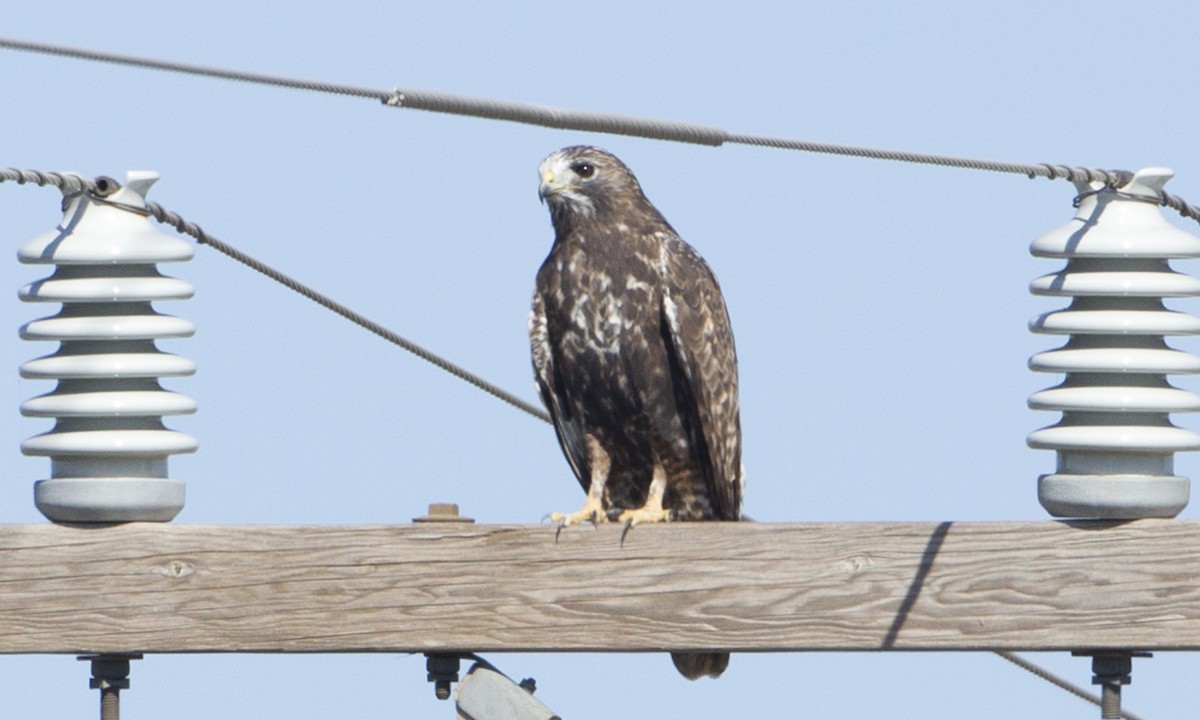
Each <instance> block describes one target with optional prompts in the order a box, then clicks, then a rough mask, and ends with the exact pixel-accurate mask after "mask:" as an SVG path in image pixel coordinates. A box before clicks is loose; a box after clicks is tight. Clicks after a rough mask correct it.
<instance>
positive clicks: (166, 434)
mask: <svg viewBox="0 0 1200 720" xmlns="http://www.w3.org/2000/svg"><path fill="white" fill-rule="evenodd" d="M157 179H158V174H157V173H153V172H130V173H129V174H128V175H127V177H126V181H125V185H124V186H123V187H122V188H120V189H119V190H118V191H117V192H115V193H113V194H112V195H111V196H109V197H107V198H104V200H102V201H101V200H97V199H95V198H91V197H89V196H87V195H84V194H80V195H74V196H69V197H68V202H67V205H66V209H65V211H64V213H63V220H62V223H61V224H60V225H59V226H58V227H57V228H56V229H55V230H54V231H53V232H49V233H46V234H45V235H42V236H40V237H37V238H35V239H34V240H32V241H31V242H29V243H28V244H26V245H25V246H24V247H22V248H21V250H20V251H19V253H18V254H17V257H18V258H19V259H20V261H21V262H23V263H33V264H45V265H55V266H56V269H55V271H54V274H53V275H51V276H50V277H47V278H44V279H42V280H38V281H37V282H33V283H30V284H28V285H26V286H25V287H23V288H21V290H20V293H19V295H20V298H21V299H22V300H24V301H26V302H53V303H62V308H61V310H60V311H59V312H58V314H57V315H54V316H51V317H46V318H42V319H40V320H33V321H31V322H29V323H26V324H25V325H24V326H22V327H21V331H20V332H21V337H22V338H24V339H26V340H53V341H57V342H58V343H59V347H58V350H57V352H55V353H53V354H52V355H47V356H45V357H41V358H37V359H36V360H30V361H29V362H27V363H25V364H24V365H22V366H21V377H24V378H31V379H45V380H57V381H58V385H57V386H56V387H55V389H54V390H53V391H51V392H49V393H47V394H45V395H42V396H40V397H36V398H33V399H32V400H28V401H26V402H25V403H24V404H22V405H21V414H23V415H26V416H29V417H44V418H54V419H56V423H55V425H54V427H53V429H51V430H50V431H48V432H45V433H43V434H41V435H37V436H35V437H32V438H29V439H28V440H26V441H25V442H24V443H22V444H21V451H22V452H24V453H25V454H26V455H39V456H48V457H49V458H50V478H49V479H47V480H40V481H38V482H37V483H35V485H34V501H35V503H36V504H37V507H38V509H39V510H41V511H42V513H43V514H44V515H46V517H48V518H50V519H51V520H55V521H58V522H125V521H135V520H151V521H154V520H157V521H164V520H170V519H171V518H173V517H175V515H176V514H178V513H179V511H180V510H182V509H183V504H184V484H183V482H181V481H179V480H174V479H171V478H169V477H168V476H167V458H168V457H169V456H170V455H174V454H177V453H188V452H194V451H195V450H196V440H195V439H194V438H192V437H191V436H189V435H186V434H184V433H181V432H176V431H174V430H168V429H167V428H165V427H164V426H163V423H162V418H163V416H164V415H180V414H186V413H192V412H195V410H196V404H195V402H193V401H192V399H191V398H189V397H187V396H184V395H180V394H179V393H175V392H170V391H167V390H164V389H163V388H162V386H161V385H160V384H159V378H163V377H178V376H186V375H191V374H192V373H194V372H195V365H194V364H193V363H192V361H191V360H188V359H186V358H183V357H180V356H178V355H172V354H170V353H164V352H162V351H160V350H159V349H158V348H157V347H156V345H155V341H156V340H159V339H166V338H185V337H189V336H191V335H192V334H193V333H194V332H195V328H194V327H193V325H192V323H191V322H189V321H187V320H184V319H182V318H177V317H172V316H170V315H163V314H160V313H159V312H157V311H156V310H155V309H154V308H153V307H152V305H151V303H152V302H153V301H157V300H183V299H187V298H190V297H191V296H192V293H193V289H192V286H191V285H190V284H188V283H187V282H184V281H183V280H178V279H176V278H171V277H166V276H163V275H161V274H160V273H159V272H158V269H157V267H156V264H157V263H160V262H181V261H186V260H190V259H191V258H192V255H193V254H194V252H195V251H194V249H193V247H192V245H191V243H188V242H187V241H185V240H183V239H181V238H179V237H177V236H175V235H171V234H168V233H165V232H162V231H161V230H159V229H158V228H157V227H156V226H155V225H154V223H153V222H151V221H150V219H149V218H147V217H146V216H144V215H141V214H138V213H137V212H136V211H132V210H130V209H127V208H130V207H132V208H145V207H146V191H147V190H149V188H150V186H151V185H153V184H154V182H155V181H156V180H157ZM121 206H124V207H121Z"/></svg>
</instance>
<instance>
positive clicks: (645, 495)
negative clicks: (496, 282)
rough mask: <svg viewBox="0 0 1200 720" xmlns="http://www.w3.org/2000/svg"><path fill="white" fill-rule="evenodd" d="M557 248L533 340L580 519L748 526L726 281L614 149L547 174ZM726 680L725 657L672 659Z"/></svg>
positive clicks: (539, 292)
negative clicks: (720, 281)
mask: <svg viewBox="0 0 1200 720" xmlns="http://www.w3.org/2000/svg"><path fill="white" fill-rule="evenodd" d="M539 172H540V174H541V187H540V189H539V195H540V196H541V198H542V200H543V201H545V202H546V203H547V204H548V205H549V207H550V217H551V220H552V222H553V224H554V231H555V238H554V247H553V248H552V249H551V250H550V255H549V256H548V257H547V258H546V261H545V262H544V263H543V264H542V267H541V269H540V270H539V271H538V275H537V287H536V290H535V292H534V295H533V312H532V314H531V316H530V321H529V335H530V341H531V345H532V348H533V368H534V373H535V375H536V377H537V385H538V391H539V393H540V395H541V398H542V402H543V403H545V405H546V409H547V410H548V411H549V412H550V416H551V417H552V418H553V420H554V429H555V431H556V432H557V435H558V442H559V445H560V446H561V447H562V450H563V453H564V454H565V455H566V456H567V462H569V463H570V464H571V469H572V470H574V471H575V476H576V477H577V478H578V479H579V483H580V484H581V485H583V488H584V490H586V491H587V502H585V503H584V506H583V508H582V509H581V510H579V512H576V513H571V514H563V513H553V514H552V515H551V518H552V519H553V520H554V521H555V522H557V523H559V526H560V529H561V527H563V526H567V525H575V524H579V523H583V522H591V523H596V524H599V523H603V522H607V521H609V520H614V521H617V522H623V523H625V524H626V529H628V528H629V527H631V526H633V525H637V524H639V523H650V522H668V521H671V520H738V519H740V517H741V505H742V488H743V477H742V462H741V455H742V436H741V424H740V420H739V415H738V385H737V357H736V354H735V352H734V346H733V334H732V331H731V330H730V327H729V316H728V314H727V313H726V310H725V301H724V299H723V298H722V297H721V289H720V287H719V286H718V285H717V280H716V278H715V277H714V276H713V274H712V271H711V270H709V268H708V265H707V264H706V263H705V262H704V260H703V258H701V257H700V255H699V254H698V253H697V252H696V251H695V250H693V249H692V247H691V246H690V245H688V244H687V243H685V242H684V241H683V240H681V239H680V238H679V236H678V235H677V234H676V233H675V230H673V229H672V228H671V226H670V225H669V224H668V223H667V221H666V219H664V218H663V216H662V215H661V214H660V213H659V212H658V210H656V209H655V207H654V206H653V205H651V204H650V201H649V200H647V199H646V196H645V195H644V194H642V188H641V186H640V185H639V184H638V181H637V178H635V177H634V176H633V173H632V172H630V171H629V168H627V167H625V164H624V163H622V162H621V161H620V160H618V159H617V158H616V157H614V156H613V155H611V154H609V153H607V152H605V151H603V150H600V149H598V148H594V147H585V146H577V147H569V148H565V149H563V150H559V151H558V152H556V153H554V154H552V155H550V156H549V157H548V158H546V159H545V160H544V161H543V162H542V165H541V168H540V169H539ZM671 657H672V659H673V660H674V661H675V666H676V667H677V668H678V669H679V671H680V672H681V673H683V675H685V676H686V677H688V678H691V679H695V678H698V677H700V676H702V675H710V676H712V677H716V676H718V675H720V674H721V672H722V671H723V670H724V669H725V666H726V664H727V663H728V662H729V656H728V655H727V654H723V653H674V654H672V656H671Z"/></svg>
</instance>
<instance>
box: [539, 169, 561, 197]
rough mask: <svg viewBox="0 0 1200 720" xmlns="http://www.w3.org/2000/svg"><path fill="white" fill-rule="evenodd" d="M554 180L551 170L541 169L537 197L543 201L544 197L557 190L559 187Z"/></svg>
mask: <svg viewBox="0 0 1200 720" xmlns="http://www.w3.org/2000/svg"><path fill="white" fill-rule="evenodd" d="M555 180H556V178H555V177H554V172H553V171H551V170H543V171H542V182H541V183H540V184H539V185H538V199H539V200H541V201H542V202H543V203H545V202H546V198H548V197H550V196H551V195H553V194H554V193H555V192H557V191H558V189H559V188H558V185H557V183H556V182H555Z"/></svg>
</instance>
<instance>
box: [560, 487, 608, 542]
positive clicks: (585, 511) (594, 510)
mask: <svg viewBox="0 0 1200 720" xmlns="http://www.w3.org/2000/svg"><path fill="white" fill-rule="evenodd" d="M550 521H551V522H553V523H556V524H557V525H558V529H557V530H555V531H554V542H558V536H559V535H560V534H562V530H563V528H565V527H569V526H571V525H582V524H584V523H585V522H590V523H591V524H592V525H599V524H600V523H606V522H608V515H605V514H604V508H603V507H602V506H601V504H600V501H599V500H592V498H591V497H589V498H588V501H587V502H586V503H584V504H583V507H582V508H580V509H579V512H573V513H571V514H569V515H568V514H566V513H557V512H556V513H550Z"/></svg>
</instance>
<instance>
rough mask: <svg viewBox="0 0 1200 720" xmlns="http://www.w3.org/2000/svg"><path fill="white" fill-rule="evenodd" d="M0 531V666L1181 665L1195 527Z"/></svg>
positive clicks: (1198, 600) (429, 526)
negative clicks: (655, 658) (853, 656)
mask: <svg viewBox="0 0 1200 720" xmlns="http://www.w3.org/2000/svg"><path fill="white" fill-rule="evenodd" d="M619 530H620V529H619V528H617V527H613V526H604V527H601V528H599V529H598V530H593V529H592V528H590V527H583V528H570V529H568V530H566V531H564V532H563V533H562V536H561V538H560V539H559V541H558V542H557V543H556V542H555V538H554V528H553V527H551V526H549V525H534V526H512V525H469V524H452V523H449V524H448V523H421V524H416V525H402V526H209V525H183V524H129V525H121V526H113V527H103V528H82V527H66V526H57V525H49V524H46V525H7V526H4V525H0V653H88V652H429V651H451V650H473V651H481V652H482V651H492V652H494V651H659V650H663V649H668V648H669V649H677V650H700V649H724V650H731V651H735V652H745V651H792V650H993V649H1004V650H1062V649H1074V648H1137V649H1151V650H1155V649H1157V650H1196V649H1200V524H1198V523H1196V522H1187V521H1178V520H1175V521H1152V520H1143V521H1138V522H1130V523H1124V524H1122V523H1073V524H1067V523H1059V522H1050V521H1045V522H970V523H941V524H938V523H914V522H905V523H838V524H755V523H692V524H687V523H679V524H672V525H665V526H639V527H637V528H634V529H633V530H632V532H630V534H629V536H628V538H627V539H626V540H625V543H624V545H622V544H621V543H620V542H619V535H620V532H619Z"/></svg>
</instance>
